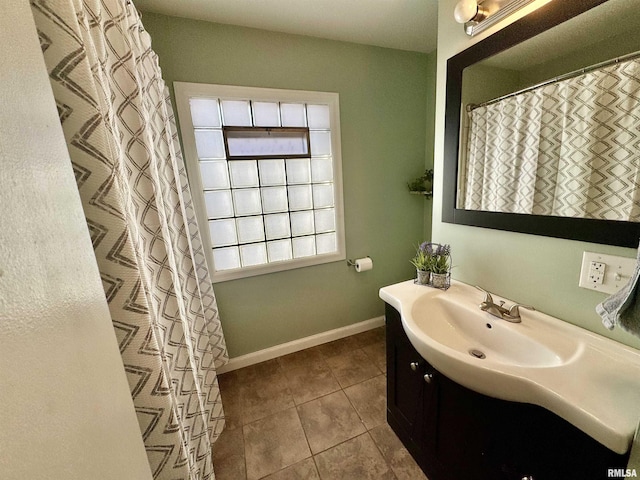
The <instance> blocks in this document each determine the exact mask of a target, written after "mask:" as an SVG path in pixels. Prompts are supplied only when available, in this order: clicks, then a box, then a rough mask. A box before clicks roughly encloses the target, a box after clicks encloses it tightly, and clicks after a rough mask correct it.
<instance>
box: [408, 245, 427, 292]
mask: <svg viewBox="0 0 640 480" xmlns="http://www.w3.org/2000/svg"><path fill="white" fill-rule="evenodd" d="M431 254H432V249H431V244H430V243H427V242H423V243H421V244H420V246H419V247H418V248H417V249H416V255H415V257H413V258H412V259H411V260H410V262H411V264H412V265H413V266H414V267H416V274H417V283H419V284H420V285H428V284H429V281H430V276H431Z"/></svg>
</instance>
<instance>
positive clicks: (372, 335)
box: [353, 326, 385, 348]
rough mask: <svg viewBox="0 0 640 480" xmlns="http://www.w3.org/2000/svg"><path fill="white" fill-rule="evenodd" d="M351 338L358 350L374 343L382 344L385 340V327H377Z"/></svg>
mask: <svg viewBox="0 0 640 480" xmlns="http://www.w3.org/2000/svg"><path fill="white" fill-rule="evenodd" d="M353 338H354V339H355V341H356V342H357V343H358V346H359V347H360V348H363V347H366V346H369V345H372V344H374V343H380V342H384V339H385V327H384V326H383V327H377V328H374V329H372V330H367V331H366V332H362V333H358V334H357V335H353Z"/></svg>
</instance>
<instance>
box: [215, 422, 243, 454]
mask: <svg viewBox="0 0 640 480" xmlns="http://www.w3.org/2000/svg"><path fill="white" fill-rule="evenodd" d="M212 451H213V461H214V463H215V462H216V461H218V460H222V459H223V458H226V457H230V456H232V455H241V456H242V457H244V437H243V435H242V429H241V428H236V429H230V428H225V429H224V430H223V431H222V433H221V434H220V436H219V437H218V439H217V440H216V443H214V444H213V448H212Z"/></svg>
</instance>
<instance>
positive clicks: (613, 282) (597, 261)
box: [578, 252, 636, 293]
mask: <svg viewBox="0 0 640 480" xmlns="http://www.w3.org/2000/svg"><path fill="white" fill-rule="evenodd" d="M635 268H636V259H635V258H628V257H618V256H615V255H605V254H603V253H592V252H584V253H583V254H582V270H581V271H580V283H579V284H578V285H579V286H581V287H582V288H587V289H589V290H595V291H597V292H602V293H616V292H617V291H618V290H620V289H621V288H622V287H624V286H625V285H626V284H627V282H628V281H629V279H630V278H631V275H633V272H634V270H635ZM602 272H604V276H603V275H602Z"/></svg>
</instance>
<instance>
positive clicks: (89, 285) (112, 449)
mask: <svg viewBox="0 0 640 480" xmlns="http://www.w3.org/2000/svg"><path fill="white" fill-rule="evenodd" d="M0 45H2V47H1V50H0V52H1V53H0V65H2V67H1V68H0V106H1V108H0V477H1V478H2V479H4V480H8V479H12V480H13V479H20V480H25V479H29V480H34V479H65V480H74V479H82V480H86V479H93V478H100V479H114V480H115V479H118V480H123V479H135V480H138V479H140V480H144V479H150V478H151V474H150V471H149V465H148V463H147V458H146V454H145V451H144V446H143V443H142V438H141V435H140V431H139V429H138V424H137V421H136V416H135V412H134V409H133V402H132V401H131V397H130V394H129V388H128V386H127V381H126V378H125V373H124V370H123V367H122V361H121V359H120V355H119V352H118V349H117V344H116V339H115V334H114V331H113V328H112V326H111V320H110V317H109V312H108V309H107V304H106V302H105V299H104V294H103V291H102V287H101V282H100V277H99V273H98V270H97V266H96V263H95V259H94V257H93V250H92V248H91V242H90V239H89V235H88V231H87V227H86V224H85V223H84V217H83V214H82V208H81V205H80V199H79V196H78V192H77V189H76V188H75V182H74V178H73V172H72V169H71V163H70V161H69V157H68V153H67V149H66V146H65V143H64V138H63V136H62V130H61V128H60V123H59V121H58V118H57V114H56V108H55V103H54V99H53V96H52V94H51V90H50V86H49V82H48V79H47V74H46V70H45V66H44V61H43V59H42V54H41V52H40V47H39V45H38V37H37V34H36V29H35V25H34V23H33V18H32V16H31V11H30V9H29V2H28V0H4V1H3V5H2V15H0Z"/></svg>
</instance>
